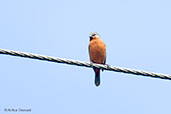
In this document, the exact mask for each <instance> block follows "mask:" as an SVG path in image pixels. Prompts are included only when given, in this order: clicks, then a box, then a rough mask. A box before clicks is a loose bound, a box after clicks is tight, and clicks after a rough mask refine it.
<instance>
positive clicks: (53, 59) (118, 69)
mask: <svg viewBox="0 0 171 114" xmlns="http://www.w3.org/2000/svg"><path fill="white" fill-rule="evenodd" d="M0 54H6V55H12V56H19V57H25V58H30V59H38V60H45V61H50V62H57V63H65V64H70V65H77V66H83V67H89V68H93V67H96V68H100V69H104V70H109V71H115V72H122V73H128V74H135V75H142V76H149V77H154V78H161V79H169V80H171V75H167V74H159V73H154V72H146V71H141V70H135V69H128V68H121V67H114V66H110V65H102V64H95V63H88V62H82V61H76V60H69V59H63V58H56V57H50V56H44V55H38V54H32V53H25V52H18V51H12V50H7V49H0Z"/></svg>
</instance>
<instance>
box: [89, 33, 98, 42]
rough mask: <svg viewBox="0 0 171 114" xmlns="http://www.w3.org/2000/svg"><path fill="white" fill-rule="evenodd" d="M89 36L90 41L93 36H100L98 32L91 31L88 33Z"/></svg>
mask: <svg viewBox="0 0 171 114" xmlns="http://www.w3.org/2000/svg"><path fill="white" fill-rule="evenodd" d="M89 38H90V41H91V40H92V39H94V38H100V36H99V34H98V33H96V32H92V33H91V34H90V36H89Z"/></svg>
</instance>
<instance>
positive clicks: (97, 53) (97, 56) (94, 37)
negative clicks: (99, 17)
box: [88, 32, 106, 86]
mask: <svg viewBox="0 0 171 114" xmlns="http://www.w3.org/2000/svg"><path fill="white" fill-rule="evenodd" d="M88 48H89V55H90V61H91V62H93V63H98V64H105V62H106V46H105V44H104V42H103V41H102V40H101V39H100V36H99V35H98V34H97V33H95V32H93V33H91V34H90V43H89V46H88ZM93 69H94V72H95V85H96V86H99V85H100V69H98V68H93Z"/></svg>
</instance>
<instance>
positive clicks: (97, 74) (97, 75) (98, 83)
mask: <svg viewBox="0 0 171 114" xmlns="http://www.w3.org/2000/svg"><path fill="white" fill-rule="evenodd" d="M94 71H95V85H96V86H99V85H100V69H94Z"/></svg>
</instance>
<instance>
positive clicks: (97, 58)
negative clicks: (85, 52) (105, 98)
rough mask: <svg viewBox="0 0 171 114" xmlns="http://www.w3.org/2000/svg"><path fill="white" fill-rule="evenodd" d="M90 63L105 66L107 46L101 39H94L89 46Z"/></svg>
mask: <svg viewBox="0 0 171 114" xmlns="http://www.w3.org/2000/svg"><path fill="white" fill-rule="evenodd" d="M89 55H90V61H91V62H93V63H99V64H105V61H106V46H105V44H104V42H103V41H102V40H101V39H99V38H94V39H92V40H91V41H90V44H89Z"/></svg>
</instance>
